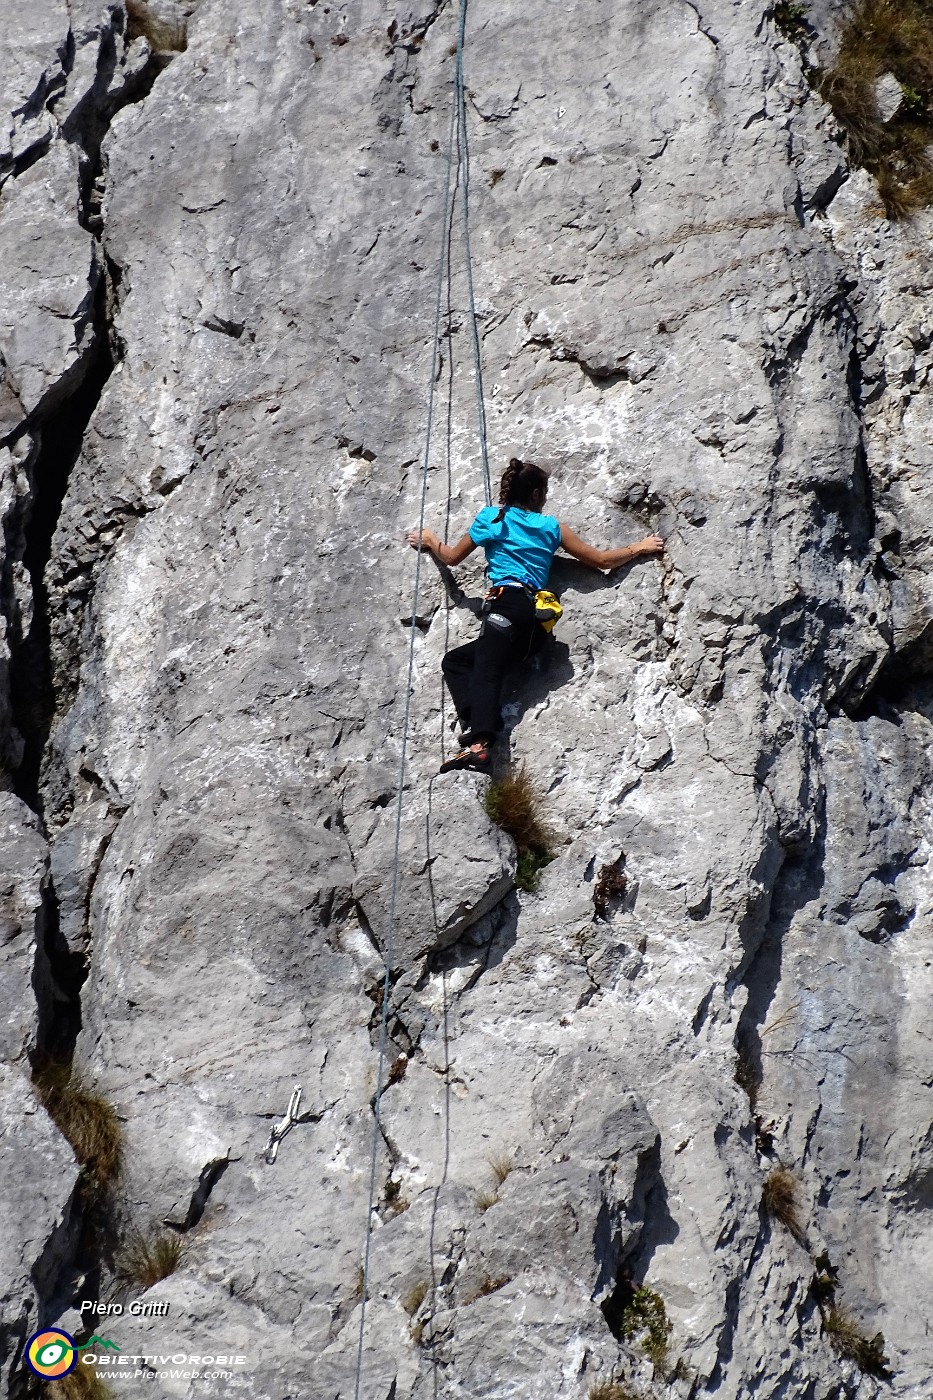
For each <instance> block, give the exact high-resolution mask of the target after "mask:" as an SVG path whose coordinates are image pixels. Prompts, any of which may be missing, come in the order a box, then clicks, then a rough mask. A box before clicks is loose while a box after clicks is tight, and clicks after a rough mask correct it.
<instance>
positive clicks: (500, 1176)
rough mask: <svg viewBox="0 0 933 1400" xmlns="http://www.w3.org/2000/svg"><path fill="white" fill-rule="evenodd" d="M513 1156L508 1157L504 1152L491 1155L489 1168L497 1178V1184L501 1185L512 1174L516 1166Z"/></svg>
mask: <svg viewBox="0 0 933 1400" xmlns="http://www.w3.org/2000/svg"><path fill="white" fill-rule="evenodd" d="M514 1165H515V1164H514V1162H513V1161H512V1158H511V1157H507V1156H506V1155H505V1153H504V1152H501V1153H499V1154H497V1155H496V1156H495V1157H490V1159H489V1168H490V1170H491V1172H492V1174H493V1176H494V1177H495V1179H496V1185H497V1186H501V1185H502V1184H503V1182H504V1181H505V1180H506V1178H507V1177H508V1176H509V1175H510V1174H511V1172H512V1169H513V1167H514Z"/></svg>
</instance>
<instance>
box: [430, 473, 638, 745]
mask: <svg viewBox="0 0 933 1400" xmlns="http://www.w3.org/2000/svg"><path fill="white" fill-rule="evenodd" d="M547 492H548V474H547V472H546V471H545V470H544V469H543V467H539V466H536V465H535V463H534V462H522V461H520V460H519V459H518V458H517V457H513V458H512V460H511V461H510V462H509V465H508V467H507V468H506V470H505V471H504V472H503V474H502V481H501V483H500V486H499V509H498V511H497V510H496V507H495V506H486V507H485V509H483V510H481V511H480V513H479V515H478V516H477V517H476V519H475V520H474V521H473V524H472V525H471V526H470V529H469V531H468V533H467V534H465V535H464V536H463V538H462V539H460V540H458V541H457V543H456V544H442V543H441V541H440V540H439V539H438V537H437V535H435V534H434V532H433V531H432V530H422V531H420V532H419V531H418V530H409V531H408V533H407V534H406V536H405V538H406V540H407V541H408V543H409V544H410V545H411V547H412V549H418V548H419V546H420V547H421V548H422V549H424V550H427V551H428V552H429V553H431V554H433V556H434V558H435V559H437V560H438V561H439V563H441V564H446V565H448V566H453V565H456V564H462V563H463V561H464V559H466V557H467V555H469V554H472V552H473V550H474V549H475V548H476V546H477V545H481V546H482V548H483V550H484V551H485V554H486V565H487V569H488V572H489V582H490V584H491V585H492V586H491V589H490V592H489V593H488V594H487V595H486V602H485V604H484V607H483V611H484V613H485V617H484V621H483V627H482V630H481V632H480V634H479V636H478V637H477V638H476V639H475V640H474V641H472V642H467V644H466V645H465V646H461V647H454V649H453V650H452V651H449V652H448V653H447V655H446V656H445V657H444V660H443V663H442V669H443V672H444V679H445V680H446V682H447V688H448V689H449V691H450V694H451V696H452V698H453V702H454V707H455V709H456V711H457V717H458V719H459V720H460V726H461V729H462V730H463V733H462V735H461V740H460V742H461V743H462V745H463V748H462V749H461V750H460V752H459V753H457V754H455V755H454V757H453V758H449V759H448V760H447V761H446V763H442V764H441V767H440V771H441V772H442V773H448V772H450V771H451V770H452V769H455V768H467V769H472V770H473V771H474V772H477V773H488V772H490V769H491V759H490V753H489V751H490V748H491V746H492V744H493V742H494V741H495V737H496V733H497V731H498V728H499V704H500V695H501V691H502V682H503V680H504V678H505V675H506V672H507V671H508V670H509V668H510V667H511V666H512V665H513V664H514V663H515V662H521V661H523V660H524V659H525V658H526V657H527V656H528V654H529V652H530V650H531V643H532V639H533V637H534V629H535V626H536V625H537V624H536V621H535V594H536V593H537V592H538V591H539V590H540V589H543V588H544V587H545V586H546V584H547V581H548V575H549V573H550V571H551V560H552V559H553V558H554V554H555V552H556V551H557V550H558V549H559V548H560V547H561V546H562V547H563V548H564V549H565V550H566V551H567V553H568V554H570V555H572V556H573V558H574V559H579V561H580V563H581V564H588V565H589V566H590V567H591V568H594V569H617V568H619V567H620V566H621V565H622V564H630V563H632V561H633V560H635V559H645V558H650V557H652V556H653V555H656V554H661V553H662V552H663V550H664V541H663V540H662V539H661V537H660V535H646V536H645V538H644V539H643V540H639V541H638V542H637V544H630V545H625V546H623V547H622V548H621V549H596V548H595V547H594V546H593V545H591V544H587V543H586V541H585V540H581V538H580V536H579V535H577V534H575V532H574V531H573V530H571V529H570V527H569V525H564V524H563V523H562V522H561V521H558V520H555V519H554V517H553V516H552V515H544V514H543V510H544V503H545V501H546V500H547Z"/></svg>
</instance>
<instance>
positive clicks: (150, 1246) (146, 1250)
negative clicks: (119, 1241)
mask: <svg viewBox="0 0 933 1400" xmlns="http://www.w3.org/2000/svg"><path fill="white" fill-rule="evenodd" d="M184 1250H185V1246H184V1241H183V1240H182V1238H181V1236H180V1235H175V1234H166V1235H156V1236H148V1235H144V1234H142V1233H141V1232H140V1231H139V1230H133V1231H132V1232H131V1233H130V1235H129V1236H128V1238H127V1241H126V1244H125V1245H124V1248H123V1252H122V1253H121V1255H120V1258H119V1260H118V1264H117V1272H118V1274H119V1276H120V1278H121V1279H122V1280H123V1281H124V1282H125V1283H128V1284H130V1285H131V1286H132V1287H134V1288H141V1289H146V1288H152V1287H153V1286H154V1285H155V1284H157V1283H160V1282H161V1280H162V1279H164V1278H168V1276H169V1274H173V1273H174V1272H175V1270H176V1269H177V1268H178V1266H179V1264H180V1263H181V1260H182V1256H183V1254H184Z"/></svg>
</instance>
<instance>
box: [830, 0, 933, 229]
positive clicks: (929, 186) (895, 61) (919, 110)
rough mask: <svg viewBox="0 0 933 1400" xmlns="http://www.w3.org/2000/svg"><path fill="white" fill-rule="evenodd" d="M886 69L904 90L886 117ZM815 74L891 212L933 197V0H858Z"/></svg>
mask: <svg viewBox="0 0 933 1400" xmlns="http://www.w3.org/2000/svg"><path fill="white" fill-rule="evenodd" d="M887 73H890V74H892V75H893V76H894V77H895V78H896V79H897V81H898V83H899V84H900V88H901V94H902V96H901V102H900V104H899V106H898V108H897V111H896V112H894V114H893V115H892V116H890V117H889V118H888V120H887V121H882V119H881V112H880V111H879V108H878V101H877V97H876V94H875V88H876V84H877V82H878V80H879V78H881V77H882V76H884V75H885V74H887ZM813 76H814V80H815V84H816V88H817V90H818V92H819V93H820V94H821V96H822V97H824V98H825V100H826V101H827V102H828V103H829V105H830V106H831V107H832V109H833V112H834V114H835V116H836V119H837V120H838V122H839V124H840V125H841V127H842V128H843V130H844V132H845V134H846V144H847V146H848V151H849V157H850V159H851V160H852V162H853V163H854V164H856V165H861V166H864V168H865V169H866V170H868V171H870V172H871V174H872V175H874V177H875V181H876V183H877V186H878V193H879V195H880V197H881V203H882V206H883V208H884V212H885V214H886V215H887V216H888V218H889V219H904V218H908V217H909V216H910V215H911V214H912V213H913V212H914V211H915V210H917V209H921V208H924V207H925V206H926V205H928V204H930V203H931V202H933V159H931V153H930V147H931V143H933V0H859V3H858V4H857V5H856V6H855V9H854V10H853V12H852V15H851V17H850V19H849V21H848V23H847V24H846V26H845V28H844V29H843V31H842V38H841V42H840V45H839V53H838V55H837V57H836V61H835V63H834V64H833V65H832V67H831V68H827V69H824V70H822V71H817V72H815V73H814V75H813Z"/></svg>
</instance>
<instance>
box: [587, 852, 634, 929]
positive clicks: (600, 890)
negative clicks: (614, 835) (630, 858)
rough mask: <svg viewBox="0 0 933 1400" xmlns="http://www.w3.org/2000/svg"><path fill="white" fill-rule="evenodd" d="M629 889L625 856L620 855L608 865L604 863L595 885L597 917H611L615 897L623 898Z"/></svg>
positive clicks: (595, 910)
mask: <svg viewBox="0 0 933 1400" xmlns="http://www.w3.org/2000/svg"><path fill="white" fill-rule="evenodd" d="M627 889H628V878H627V876H626V874H625V856H624V854H623V855H619V856H617V857H616V859H615V860H614V861H611V862H610V863H609V864H608V865H604V866H603V867H602V869H601V870H600V872H599V875H598V876H597V877H596V884H595V885H594V887H593V913H594V914H595V915H596V918H597V919H606V918H608V917H609V910H610V907H611V904H612V901H613V900H614V899H621V898H622V897H623V895H624V894H625V891H626V890H627Z"/></svg>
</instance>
